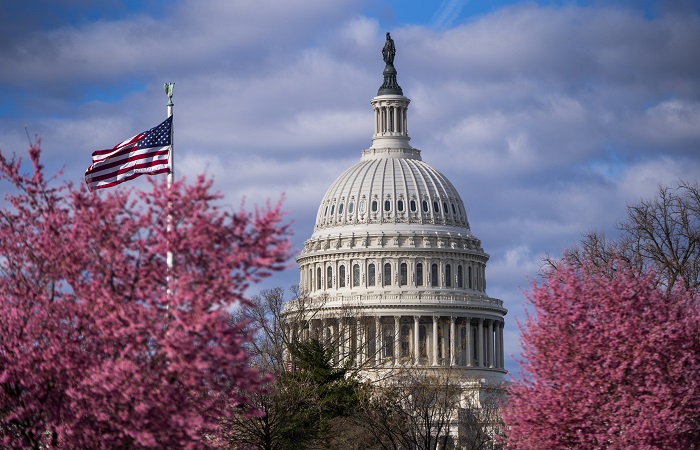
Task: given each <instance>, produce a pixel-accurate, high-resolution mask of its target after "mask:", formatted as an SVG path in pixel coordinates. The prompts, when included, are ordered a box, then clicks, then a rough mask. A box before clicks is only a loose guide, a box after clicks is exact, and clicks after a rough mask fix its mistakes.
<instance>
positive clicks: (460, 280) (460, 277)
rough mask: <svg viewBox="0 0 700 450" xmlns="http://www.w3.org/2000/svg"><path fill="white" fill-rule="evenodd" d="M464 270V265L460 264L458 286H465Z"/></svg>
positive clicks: (458, 267)
mask: <svg viewBox="0 0 700 450" xmlns="http://www.w3.org/2000/svg"><path fill="white" fill-rule="evenodd" d="M462 272H463V270H462V265H461V264H460V265H458V266H457V287H458V288H461V287H464V281H463V280H462V278H463V276H464V274H463V273H462Z"/></svg>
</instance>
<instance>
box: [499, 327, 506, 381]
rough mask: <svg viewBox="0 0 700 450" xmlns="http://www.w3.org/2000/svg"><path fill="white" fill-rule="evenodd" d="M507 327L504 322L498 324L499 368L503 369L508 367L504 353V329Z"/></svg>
mask: <svg viewBox="0 0 700 450" xmlns="http://www.w3.org/2000/svg"><path fill="white" fill-rule="evenodd" d="M504 326H505V324H504V322H503V321H500V322H499V323H498V367H500V368H501V369H503V368H504V367H505V366H506V361H505V354H504V353H503V350H504V347H503V327H504Z"/></svg>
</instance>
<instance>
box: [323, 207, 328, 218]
mask: <svg viewBox="0 0 700 450" xmlns="http://www.w3.org/2000/svg"><path fill="white" fill-rule="evenodd" d="M323 215H324V216H327V215H328V206H326V209H324V210H323Z"/></svg>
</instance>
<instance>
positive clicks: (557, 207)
mask: <svg viewBox="0 0 700 450" xmlns="http://www.w3.org/2000/svg"><path fill="white" fill-rule="evenodd" d="M444 5H445V9H444V11H445V12H447V11H448V9H449V8H448V7H451V6H456V5H458V2H457V3H454V4H453V3H450V2H449V1H446V2H444ZM361 7H362V2H355V1H351V0H346V1H342V2H327V1H323V0H294V1H290V2H273V1H272V0H265V1H264V2H248V1H242V0H241V1H213V2H195V1H182V2H180V3H177V4H174V5H172V6H171V7H170V8H169V9H167V10H165V11H164V12H163V13H162V14H159V15H152V16H148V15H146V14H142V15H139V16H135V17H126V18H123V19H119V20H108V19H103V20H101V21H99V22H93V23H89V22H88V23H84V24H82V25H69V26H68V25H67V26H65V27H59V28H56V29H54V30H53V31H51V32H49V33H42V32H40V31H33V32H31V33H29V32H27V34H26V35H25V36H22V39H19V38H17V37H13V39H12V40H7V41H6V42H3V43H2V44H0V66H1V67H2V68H3V70H2V71H0V94H2V95H3V99H4V101H5V104H12V105H14V106H15V107H16V108H18V109H19V110H20V111H21V113H19V114H18V115H17V116H16V117H12V118H10V116H11V115H12V114H4V115H3V114H0V148H2V149H3V150H21V149H23V148H25V147H26V136H25V134H24V128H23V127H24V124H27V125H28V126H29V130H30V133H33V132H34V131H37V132H39V133H40V135H41V137H42V139H43V144H44V148H45V149H46V150H47V151H46V154H47V156H49V159H50V163H51V165H52V166H66V176H67V177H68V178H70V179H73V180H76V181H79V180H80V179H81V178H82V174H83V172H84V170H85V167H87V165H88V163H89V154H90V152H91V151H93V150H95V149H97V148H104V147H108V146H112V145H114V144H116V143H117V142H118V141H120V140H121V139H124V138H126V137H129V136H131V135H133V134H135V133H137V132H139V131H142V130H144V129H147V128H150V127H152V126H154V125H156V124H157V123H158V121H159V119H160V118H164V117H165V116H164V115H165V101H166V99H165V96H164V94H163V91H162V84H163V82H165V81H174V82H175V83H176V88H175V96H174V98H173V100H174V102H175V119H176V120H175V133H176V134H175V146H176V152H177V156H176V164H177V166H176V170H177V172H178V174H180V175H187V176H188V177H190V178H191V177H193V176H194V175H195V174H197V173H200V172H202V171H204V172H207V173H208V174H209V175H211V176H213V177H214V178H215V180H216V187H217V188H218V189H220V190H221V191H222V192H224V193H225V194H226V196H227V201H228V202H229V203H230V204H232V205H234V206H237V205H238V202H239V200H240V198H241V197H243V196H245V197H246V199H247V201H248V204H254V203H258V204H261V203H264V202H265V201H266V200H267V199H271V200H272V201H276V200H277V199H278V198H279V196H280V194H281V193H285V195H286V204H285V205H286V206H285V209H286V210H288V211H289V212H290V218H291V219H293V220H294V221H295V223H294V229H295V232H296V234H295V237H294V240H295V245H296V247H297V248H299V247H300V244H301V242H303V240H304V239H306V238H308V237H309V236H310V234H311V232H312V229H313V222H314V219H315V216H316V211H317V208H318V202H319V201H320V199H321V197H322V196H323V193H324V192H325V190H326V189H327V188H328V186H329V185H330V184H331V182H332V181H333V180H334V179H335V178H336V177H337V176H338V175H340V174H341V173H342V172H343V171H344V170H345V169H346V168H347V167H349V166H350V165H352V164H354V163H355V162H357V161H358V160H359V158H360V151H361V150H362V149H364V148H367V147H369V145H371V135H372V129H373V126H372V111H371V106H370V104H369V100H370V99H371V98H372V97H373V96H374V95H376V92H377V89H378V88H379V85H380V84H381V82H382V69H383V68H384V64H383V62H382V60H381V55H380V49H381V46H382V45H383V40H384V31H385V30H383V29H381V26H380V21H379V19H377V18H374V17H367V16H364V15H363V14H362V10H361ZM445 17H447V18H449V17H452V16H449V14H448V15H447V16H445ZM446 20H447V19H446ZM391 33H392V37H393V38H394V40H395V42H396V46H397V56H396V60H395V64H396V67H397V70H398V72H399V73H398V81H399V83H400V84H401V86H402V87H403V90H404V93H405V95H406V96H408V97H409V98H411V100H412V102H411V106H410V109H409V132H410V134H411V137H412V141H411V142H412V143H413V144H414V145H415V146H416V147H418V148H420V149H421V150H422V156H423V159H424V160H425V161H426V162H428V163H430V164H431V165H433V166H434V167H435V168H436V169H438V170H440V171H442V172H443V173H445V174H446V175H447V176H448V178H449V179H450V180H451V181H452V182H453V184H454V185H455V186H456V188H457V189H458V191H459V192H460V194H461V195H462V197H463V200H464V201H465V205H466V208H467V213H468V214H469V217H470V221H471V225H472V231H473V232H474V233H475V235H476V236H477V237H479V238H480V239H482V242H483V246H484V249H485V250H486V251H487V252H488V253H490V254H491V261H490V263H489V266H488V273H487V276H488V277H489V278H488V283H489V284H488V286H489V293H490V294H491V295H494V296H496V297H498V298H501V299H503V300H504V301H506V302H507V304H508V305H509V309H511V313H509V316H508V320H509V324H510V328H507V330H506V336H507V339H508V344H507V345H508V348H509V349H517V348H518V344H517V339H516V337H517V331H516V328H515V326H514V320H513V319H515V318H522V307H521V306H520V305H521V302H522V294H521V293H520V291H519V289H520V288H522V287H527V285H526V279H527V276H533V275H534V274H535V273H536V271H537V270H538V269H539V266H538V259H539V258H540V257H541V256H540V255H546V254H549V255H552V256H558V255H560V254H561V251H562V250H563V249H564V248H566V247H569V246H571V245H573V244H575V243H576V242H577V241H578V240H579V239H580V237H581V234H582V233H585V232H586V231H588V230H590V229H592V228H596V229H600V230H601V231H604V232H606V233H614V232H615V228H614V226H615V223H616V222H618V221H619V220H622V219H624V217H625V215H626V205H627V204H628V203H630V202H635V201H638V200H639V199H641V198H649V197H651V196H653V195H654V194H655V192H656V189H657V187H658V185H659V184H665V185H671V186H673V185H675V183H676V182H677V180H678V179H680V178H684V179H691V180H692V179H694V180H697V178H698V174H699V173H700V153H698V147H699V146H700V103H699V100H698V99H700V60H699V59H698V58H697V56H696V53H697V49H696V43H697V42H700V19H698V16H697V14H687V13H686V14H676V13H674V12H673V11H671V12H669V13H667V14H660V15H659V16H658V17H656V18H654V19H649V18H648V17H645V16H644V13H643V11H642V10H640V9H635V8H634V7H631V8H625V7H619V6H618V7H607V6H605V5H604V4H603V3H594V4H591V5H587V6H585V7H577V6H574V5H567V6H562V7H560V6H550V7H543V6H538V5H537V4H535V3H528V4H526V5H516V6H511V7H505V8H500V9H498V10H495V11H494V12H493V13H490V14H486V15H482V16H475V17H470V18H469V20H468V21H465V22H464V23H463V24H461V25H459V26H455V27H451V28H446V29H444V30H436V29H435V28H430V27H428V26H422V25H415V24H414V25H410V26H403V27H396V28H395V29H392V30H391ZM114 92H117V95H114ZM1 108H3V106H2V105H0V113H2V112H3V111H6V109H1ZM296 279H297V275H296V273H295V270H294V268H292V269H290V270H289V271H287V272H285V273H284V274H282V275H280V276H279V277H276V278H275V279H271V280H268V281H266V283H272V285H275V284H277V283H275V280H279V284H280V285H286V284H287V282H295V281H296Z"/></svg>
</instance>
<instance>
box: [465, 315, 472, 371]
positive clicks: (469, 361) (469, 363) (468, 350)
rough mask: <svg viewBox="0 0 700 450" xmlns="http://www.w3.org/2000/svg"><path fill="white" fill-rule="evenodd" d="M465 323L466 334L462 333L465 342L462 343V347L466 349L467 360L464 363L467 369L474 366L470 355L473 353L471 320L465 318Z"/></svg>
mask: <svg viewBox="0 0 700 450" xmlns="http://www.w3.org/2000/svg"><path fill="white" fill-rule="evenodd" d="M465 322H466V323H465V326H466V333H464V338H465V339H466V342H465V343H464V347H465V349H466V357H467V358H466V361H465V362H464V363H465V364H466V366H467V367H471V366H472V365H473V364H474V362H473V360H472V355H473V354H474V351H473V350H472V320H471V318H469V317H467V318H466V320H465Z"/></svg>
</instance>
